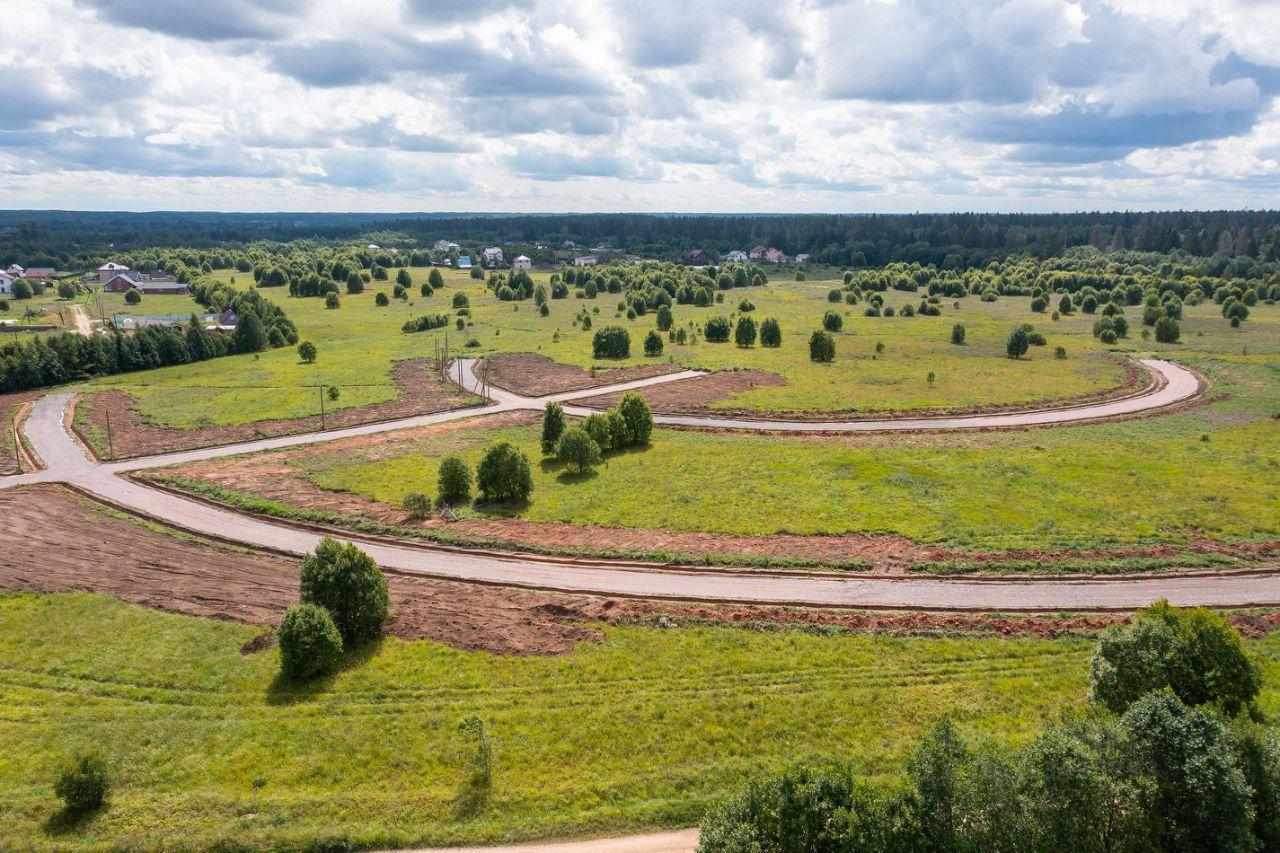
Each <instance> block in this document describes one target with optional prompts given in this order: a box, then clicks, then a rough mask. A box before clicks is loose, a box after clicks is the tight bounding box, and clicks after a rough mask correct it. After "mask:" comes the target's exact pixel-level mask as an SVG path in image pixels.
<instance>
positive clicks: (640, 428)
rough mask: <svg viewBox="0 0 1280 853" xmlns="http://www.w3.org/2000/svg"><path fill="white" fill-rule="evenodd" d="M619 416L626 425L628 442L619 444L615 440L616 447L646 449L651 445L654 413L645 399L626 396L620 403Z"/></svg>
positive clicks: (636, 395) (632, 395) (630, 395)
mask: <svg viewBox="0 0 1280 853" xmlns="http://www.w3.org/2000/svg"><path fill="white" fill-rule="evenodd" d="M618 414H619V415H621V416H622V420H623V422H624V423H625V424H626V430H627V441H626V443H625V444H619V443H618V441H617V440H616V438H615V440H614V446H615V447H621V446H630V447H644V446H645V445H646V444H648V443H649V437H650V436H651V435H652V434H653V412H652V411H651V410H650V409H649V404H648V403H646V402H645V400H644V397H641V396H640V395H639V394H624V395H623V396H622V400H621V401H620V402H619V403H618Z"/></svg>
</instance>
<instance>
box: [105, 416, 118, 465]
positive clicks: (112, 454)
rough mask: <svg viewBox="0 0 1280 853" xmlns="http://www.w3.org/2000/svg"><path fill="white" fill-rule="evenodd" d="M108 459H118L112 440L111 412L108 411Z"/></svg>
mask: <svg viewBox="0 0 1280 853" xmlns="http://www.w3.org/2000/svg"><path fill="white" fill-rule="evenodd" d="M106 411H107V458H108V459H115V458H116V446H115V443H114V442H113V441H112V440H111V410H110V409H107V410H106Z"/></svg>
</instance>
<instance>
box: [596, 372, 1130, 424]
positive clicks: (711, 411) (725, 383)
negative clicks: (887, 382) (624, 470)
mask: <svg viewBox="0 0 1280 853" xmlns="http://www.w3.org/2000/svg"><path fill="white" fill-rule="evenodd" d="M1111 360H1112V361H1114V362H1116V363H1119V364H1122V365H1123V366H1124V368H1125V378H1124V380H1123V381H1121V382H1120V383H1119V384H1118V385H1113V386H1111V387H1109V388H1102V389H1098V390H1095V391H1087V392H1084V393H1081V394H1074V395H1071V396H1066V397H1046V398H1044V399H1041V400H1025V401H1022V402H1018V403H988V404H983V405H978V406H935V407H929V408H919V409H875V408H861V409H856V408H850V409H839V410H834V411H830V410H814V409H793V410H784V409H779V410H773V409H760V408H744V407H723V406H715V407H713V406H712V405H711V404H712V403H717V402H720V401H722V400H729V399H732V397H733V396H734V395H735V394H740V393H742V392H744V391H750V390H752V389H753V388H758V387H761V386H775V387H780V386H784V385H786V384H787V382H786V380H785V379H783V378H782V377H781V376H779V375H777V374H776V373H770V372H768V371H763V370H725V371H719V372H716V373H712V374H709V375H707V376H700V377H697V378H695V379H681V380H679V381H677V382H668V383H664V384H662V385H653V386H650V387H648V388H640V389H637V390H636V391H635V392H634V393H637V394H639V395H640V396H642V397H644V398H645V401H646V402H648V403H649V406H650V407H651V408H652V409H653V410H654V411H655V412H658V413H659V414H664V415H714V416H717V417H724V418H728V417H747V418H768V419H776V420H792V421H829V420H849V419H885V418H919V417H938V416H954V415H987V414H996V413H999V412H1012V411H1023V410H1029V409H1050V408H1062V407H1064V406H1073V405H1079V404H1081V403H1096V402H1101V401H1103V400H1109V399H1112V398H1114V397H1122V396H1126V395H1128V394H1132V393H1134V392H1136V391H1138V390H1141V389H1142V388H1144V387H1145V386H1146V384H1147V382H1149V381H1150V378H1151V375H1150V374H1149V373H1148V372H1147V371H1146V370H1145V369H1144V368H1143V367H1142V366H1141V365H1138V364H1136V363H1134V362H1131V361H1128V360H1126V359H1118V358H1113V359H1111ZM620 399H622V395H621V394H602V395H600V396H596V397H589V398H586V399H582V400H575V401H574V402H575V403H577V404H579V405H584V406H590V407H592V408H601V409H604V408H608V407H610V406H614V405H617V403H618V401H619V400H620Z"/></svg>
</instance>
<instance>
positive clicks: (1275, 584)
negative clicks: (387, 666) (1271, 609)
mask: <svg viewBox="0 0 1280 853" xmlns="http://www.w3.org/2000/svg"><path fill="white" fill-rule="evenodd" d="M1146 364H1147V366H1148V367H1150V368H1151V369H1153V370H1155V371H1157V372H1159V373H1160V374H1161V375H1162V376H1163V377H1164V383H1163V384H1162V385H1161V387H1159V388H1157V389H1155V390H1153V391H1151V392H1150V393H1148V394H1146V395H1142V396H1139V397H1134V398H1130V399H1129V400H1128V401H1118V402H1110V403H1103V404H1098V405H1097V406H1094V407H1092V408H1093V409H1094V410H1095V411H1106V412H1109V413H1114V412H1115V411H1116V408H1115V407H1116V406H1118V405H1119V406H1124V407H1125V408H1126V410H1127V411H1140V410H1142V408H1143V407H1146V408H1151V407H1155V406H1160V405H1171V404H1173V403H1175V402H1178V401H1179V400H1181V399H1186V398H1187V395H1189V394H1194V393H1196V392H1198V390H1199V384H1198V381H1197V380H1196V379H1195V377H1194V375H1193V374H1191V373H1190V372H1189V371H1186V370H1184V369H1182V368H1180V367H1177V366H1176V365H1172V364H1169V363H1167V362H1156V361H1152V362H1147V363H1146ZM466 375H470V371H469V370H468V371H467V373H466ZM683 375H684V374H678V373H677V374H670V375H669V376H660V377H652V378H650V379H643V380H637V381H636V382H632V383H625V384H624V385H622V386H615V387H613V388H610V389H595V390H593V391H591V392H585V393H593V394H599V393H602V392H604V393H607V392H611V391H619V390H622V389H624V388H631V387H642V386H644V385H648V384H653V383H656V382H661V381H670V380H671V379H672V378H675V377H681V376H683ZM490 396H491V397H493V398H495V399H496V400H497V404H496V406H492V407H489V408H488V409H485V410H482V411H489V412H492V411H495V410H510V409H516V408H530V407H536V408H541V406H542V405H543V402H544V401H545V399H547V398H540V399H531V398H523V397H520V396H519V395H515V394H511V393H510V392H505V391H500V390H497V389H494V390H493V391H491V394H490ZM574 396H576V395H574V394H567V395H556V396H555V397H554V399H564V400H569V399H573V398H574ZM69 399H70V398H69V395H66V394H53V395H50V396H47V397H45V398H43V399H42V400H40V401H39V402H38V403H37V404H36V406H35V407H34V409H33V410H32V413H31V415H30V417H29V418H28V420H27V423H26V427H25V429H26V434H27V437H28V439H29V440H30V442H31V443H32V445H33V447H34V448H35V450H36V452H37V453H38V454H39V456H40V458H41V459H43V460H44V462H45V464H46V465H47V466H48V467H47V468H46V469H45V470H43V471H39V472H34V473H30V474H24V475H19V476H14V477H5V478H0V488H8V487H12V486H15V485H20V484H24V483H36V482H65V483H69V484H72V485H74V486H76V487H77V488H80V489H82V490H84V491H86V492H89V493H90V494H92V495H94V496H95V497H97V498H99V499H101V500H103V501H105V502H107V503H111V504H114V505H116V506H118V507H120V508H122V509H126V510H129V511H132V512H136V513H139V514H142V515H146V516H151V517H153V518H156V519H159V520H162V521H164V522H166V523H169V524H172V525H174V526H176V527H180V528H185V529H188V530H191V531H193V532H195V533H199V534H201V535H206V536H212V537H218V538H222V539H226V540H230V541H234V542H240V543H244V544H247V545H252V546H257V547H263V548H271V549H275V550H279V551H283V552H285V553H288V554H293V555H300V554H304V553H306V552H308V551H311V550H313V549H314V548H315V545H316V543H317V542H318V541H319V538H320V537H319V535H318V534H317V533H315V532H312V531H308V530H303V529H299V528H295V527H291V526H289V525H286V524H282V523H275V522H270V521H265V520H262V519H260V518H255V517H251V516H248V515H244V514H241V513H237V512H233V511H229V510H226V509H222V508H218V507H214V506H211V505H209V504H206V503H203V502H201V501H197V500H193V499H190V498H185V497H181V496H178V495H174V494H170V493H168V492H164V491H160V490H157V489H154V488H149V487H147V486H143V485H141V484H139V483H136V482H133V481H131V480H127V479H125V478H123V477H120V476H118V475H119V474H122V473H125V472H128V471H131V470H138V469H142V468H152V467H159V466H163V465H169V464H173V463H175V462H181V461H192V460H198V459H211V458H216V457H219V456H225V455H229V454H234V453H245V452H251V451H255V450H262V449H268V448H272V447H286V446H293V445H299V444H307V443H312V442H318V441H328V440H331V439H334V438H338V437H343V436H350V435H366V434H371V433H375V432H385V431H387V430H391V429H399V428H402V427H404V426H409V425H418V424H426V423H438V422H441V421H445V420H451V419H454V418H460V417H468V416H471V415H472V414H474V411H475V410H470V411H463V412H445V413H440V414H436V415H424V416H420V417H416V418H409V419H406V420H405V421H398V422H394V423H391V424H369V425H365V426H359V427H352V428H350V429H345V430H334V431H332V432H325V433H312V434H307V435H297V436H287V437H282V438H275V439H264V440H262V441H256V442H246V443H244V444H237V445H232V446H229V447H220V448H207V449H204V450H197V451H190V452H187V453H176V454H167V455H165V456H160V457H151V458H148V459H136V460H131V461H128V462H118V463H112V464H106V465H103V464H99V463H97V462H95V461H93V460H91V459H89V458H88V457H87V456H86V455H85V453H84V451H83V450H82V448H81V447H80V445H78V444H77V443H76V442H75V441H74V440H73V439H72V438H71V436H70V435H69V433H68V432H67V430H66V428H65V426H64V423H63V419H64V413H65V409H66V406H67V404H68V402H69ZM1126 404H1127V405H1126ZM1088 408H1090V407H1079V408H1074V409H1071V410H1068V411H1067V412H1065V413H1064V417H1066V418H1068V419H1071V420H1075V419H1078V418H1079V417H1081V416H1082V412H1084V411H1085V410H1086V409H1088ZM1045 414H1046V413H1035V412H1032V413H1022V414H1005V415H999V416H978V417H975V418H940V419H936V420H935V421H932V422H934V423H937V422H938V421H946V422H951V421H960V422H962V423H963V424H970V423H972V422H974V421H980V422H983V423H986V422H989V421H990V419H991V418H993V417H994V418H1000V419H1006V420H1007V419H1009V418H1025V419H1028V420H1029V421H1031V422H1042V421H1041V419H1042V418H1043V417H1044V415H1045ZM1083 416H1085V417H1087V415H1083ZM698 420H704V419H698ZM710 420H714V419H710ZM861 423H863V424H865V423H868V422H861ZM937 428H952V429H961V428H964V427H963V426H954V427H937ZM344 538H347V539H349V540H350V541H354V542H357V543H358V544H359V545H360V547H362V548H364V549H365V550H366V551H368V552H369V554H370V555H371V556H373V558H374V559H375V560H377V561H378V562H379V563H381V564H383V565H385V566H387V567H390V568H395V569H399V570H401V571H405V572H412V573H416V574H421V575H425V576H430V577H439V578H446V579H452V580H466V581H472V582H478V583H489V584H498V585H504V586H516V587H528V588H536V589H549V590H558V591H563V592H588V593H599V594H605V595H618V596H633V597H640V598H655V599H663V598H666V599H681V600H690V601H719V602H738V603H755V604H760V603H769V604H806V605H818V606H837V607H863V608H885V609H911V610H930V609H947V610H957V609H982V610H1014V611H1045V610H1110V609H1132V608H1135V607H1139V606H1142V605H1145V604H1147V603H1149V602H1151V601H1153V600H1155V599H1157V598H1168V599H1169V600H1170V601H1171V602H1172V603H1174V604H1177V605H1192V604H1208V605H1215V606H1244V605H1261V604H1280V576H1277V575H1271V574H1257V575H1226V576H1198V577H1194V576H1169V577H1141V578H1098V579H1089V580H1063V581H1044V580H1042V581H1025V580H1022V581H1019V580H1007V579H999V580H987V579H966V580H939V579H912V578H865V577H864V578H860V577H847V578H846V577H832V576H823V575H806V574H804V573H801V572H795V573H788V572H772V573H771V572H752V573H750V574H742V573H736V572H733V571H731V570H712V569H689V570H678V569H654V568H652V567H641V566H636V565H631V564H627V563H625V562H610V561H604V560H597V561H591V560H574V559H566V558H539V557H535V556H516V555H510V556H508V555H494V554H487V553H468V552H464V551H452V550H446V549H442V548H431V547H425V546H421V545H417V544H410V543H405V544H391V543H388V542H384V541H372V540H365V539H361V538H360V537H358V536H352V537H344Z"/></svg>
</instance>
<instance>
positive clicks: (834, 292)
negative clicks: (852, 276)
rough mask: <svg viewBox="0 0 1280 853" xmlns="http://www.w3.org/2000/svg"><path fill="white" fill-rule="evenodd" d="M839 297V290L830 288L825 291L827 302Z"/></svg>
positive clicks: (836, 300)
mask: <svg viewBox="0 0 1280 853" xmlns="http://www.w3.org/2000/svg"><path fill="white" fill-rule="evenodd" d="M840 299H841V295H840V291H839V290H836V289H834V288H832V289H831V290H828V291H827V301H828V302H839V301H840Z"/></svg>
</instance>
